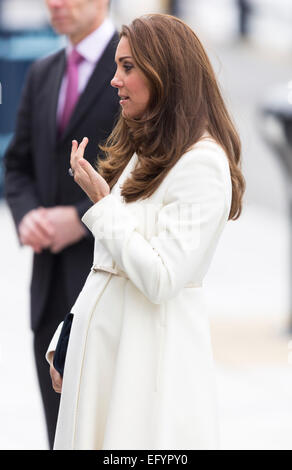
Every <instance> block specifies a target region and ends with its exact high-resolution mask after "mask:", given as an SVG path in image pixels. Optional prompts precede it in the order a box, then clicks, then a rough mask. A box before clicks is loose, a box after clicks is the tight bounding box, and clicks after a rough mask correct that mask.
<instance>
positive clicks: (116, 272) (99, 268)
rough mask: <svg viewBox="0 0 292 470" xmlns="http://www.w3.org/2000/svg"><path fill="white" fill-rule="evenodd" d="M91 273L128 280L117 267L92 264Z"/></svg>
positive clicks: (200, 285) (198, 285)
mask: <svg viewBox="0 0 292 470" xmlns="http://www.w3.org/2000/svg"><path fill="white" fill-rule="evenodd" d="M91 271H93V272H94V273H97V272H99V271H104V272H106V273H110V274H114V275H115V276H120V277H123V278H124V279H129V278H128V276H127V274H126V273H125V272H124V271H122V270H120V269H118V268H117V267H114V268H113V267H111V266H103V265H100V264H94V265H93V266H92V268H91ZM184 287H185V288H189V287H202V283H200V282H189V283H188V284H186V285H185V286H184Z"/></svg>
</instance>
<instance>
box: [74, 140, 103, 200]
mask: <svg viewBox="0 0 292 470" xmlns="http://www.w3.org/2000/svg"><path fill="white" fill-rule="evenodd" d="M87 144H88V138H87V137H84V138H83V140H82V142H81V143H80V145H78V142H77V140H72V149H71V158H70V165H71V169H72V171H73V176H74V180H75V181H76V183H77V184H79V186H80V187H81V188H82V189H83V191H84V192H85V193H86V194H87V196H88V197H89V199H91V201H92V202H93V203H96V202H98V201H99V200H100V199H102V198H103V197H105V196H107V195H108V194H109V193H110V187H109V185H108V184H107V182H106V181H105V179H104V178H103V177H102V176H101V175H100V174H99V173H98V172H97V171H96V170H94V168H93V167H92V165H91V164H90V163H89V162H88V161H87V160H85V158H84V151H85V148H86V146H87Z"/></svg>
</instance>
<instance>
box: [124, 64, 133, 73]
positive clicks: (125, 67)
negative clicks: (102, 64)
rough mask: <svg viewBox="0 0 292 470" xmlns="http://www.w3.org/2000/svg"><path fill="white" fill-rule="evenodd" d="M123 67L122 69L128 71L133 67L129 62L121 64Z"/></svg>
mask: <svg viewBox="0 0 292 470" xmlns="http://www.w3.org/2000/svg"><path fill="white" fill-rule="evenodd" d="M123 67H124V70H125V71H126V72H130V70H131V69H132V68H133V67H134V66H133V64H130V63H124V64H123Z"/></svg>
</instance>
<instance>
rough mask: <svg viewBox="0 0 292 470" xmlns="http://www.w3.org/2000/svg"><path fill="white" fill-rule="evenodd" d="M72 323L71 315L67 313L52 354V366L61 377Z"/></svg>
mask: <svg viewBox="0 0 292 470" xmlns="http://www.w3.org/2000/svg"><path fill="white" fill-rule="evenodd" d="M72 321H73V313H68V314H67V315H66V317H65V319H64V322H63V326H62V330H61V333H60V337H59V340H58V343H57V347H56V350H55V354H54V359H53V365H54V367H55V369H56V370H57V371H58V372H59V374H61V376H62V377H63V374H64V365H65V359H66V354H67V348H68V342H69V337H70V331H71V326H72Z"/></svg>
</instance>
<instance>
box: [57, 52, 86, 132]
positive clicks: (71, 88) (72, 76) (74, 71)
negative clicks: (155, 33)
mask: <svg viewBox="0 0 292 470" xmlns="http://www.w3.org/2000/svg"><path fill="white" fill-rule="evenodd" d="M82 60H83V57H82V55H81V54H79V52H78V51H76V49H73V50H72V52H71V54H70V55H69V57H68V61H67V70H66V76H67V89H66V96H65V103H64V109H63V112H62V116H61V122H60V131H61V132H63V131H64V129H65V127H66V126H67V124H68V122H69V119H70V116H71V114H72V111H73V109H74V107H75V105H76V102H77V100H78V66H79V64H80V62H82Z"/></svg>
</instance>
